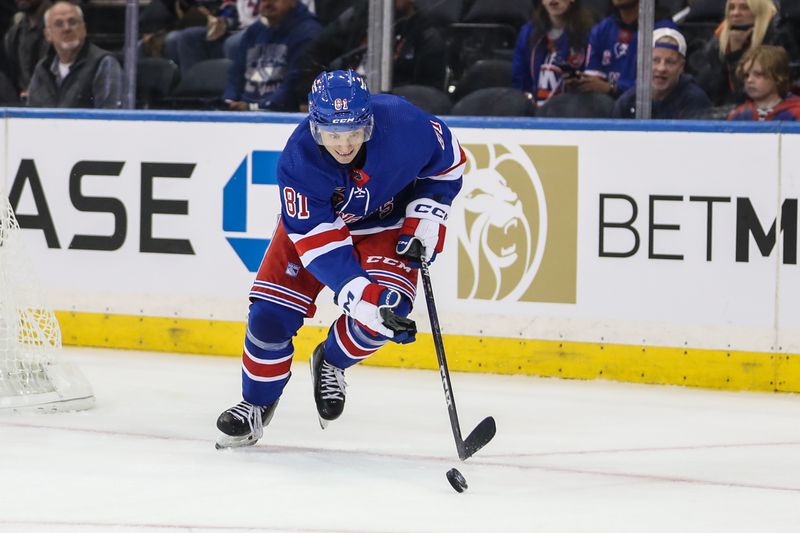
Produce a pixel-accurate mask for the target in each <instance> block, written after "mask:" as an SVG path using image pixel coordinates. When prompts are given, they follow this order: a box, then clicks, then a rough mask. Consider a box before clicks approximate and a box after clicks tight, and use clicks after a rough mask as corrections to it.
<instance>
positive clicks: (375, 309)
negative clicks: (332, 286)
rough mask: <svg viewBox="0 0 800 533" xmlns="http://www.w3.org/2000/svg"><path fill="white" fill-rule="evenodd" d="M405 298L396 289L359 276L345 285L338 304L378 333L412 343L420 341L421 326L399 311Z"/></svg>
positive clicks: (348, 314) (348, 313) (396, 340)
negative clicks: (418, 327) (417, 335)
mask: <svg viewBox="0 0 800 533" xmlns="http://www.w3.org/2000/svg"><path fill="white" fill-rule="evenodd" d="M401 298H402V297H401V296H400V293H399V292H397V291H395V290H393V289H390V288H388V287H384V286H383V285H379V284H377V283H371V282H370V281H369V280H368V279H367V278H356V279H353V280H351V281H350V282H348V283H347V284H346V285H345V286H344V287H342V289H341V290H340V291H339V294H337V296H336V303H337V304H338V305H339V307H341V308H342V310H343V311H344V312H345V314H346V315H347V316H349V317H351V318H353V319H354V320H356V321H358V322H359V323H360V324H362V325H363V326H365V327H367V328H369V329H371V330H372V331H374V332H375V333H379V334H381V335H383V336H385V337H389V338H390V339H391V340H392V341H393V342H396V343H399V344H408V343H411V342H414V341H415V340H416V334H417V325H416V323H415V322H414V321H413V320H411V319H410V318H407V317H404V316H401V315H398V314H395V312H394V310H395V309H396V308H397V306H398V305H400V301H401Z"/></svg>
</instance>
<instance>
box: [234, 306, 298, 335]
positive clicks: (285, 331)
mask: <svg viewBox="0 0 800 533" xmlns="http://www.w3.org/2000/svg"><path fill="white" fill-rule="evenodd" d="M302 325H303V313H301V312H299V311H295V310H294V309H290V308H288V307H285V306H283V305H278V304H275V303H272V302H268V301H266V300H258V299H257V300H253V303H251V304H250V314H249V315H248V316H247V329H248V330H249V331H250V332H251V333H252V334H253V335H255V336H256V337H257V338H258V339H259V340H261V341H264V342H277V341H283V340H288V339H291V338H292V337H293V336H294V335H295V333H297V330H298V329H300V326H302Z"/></svg>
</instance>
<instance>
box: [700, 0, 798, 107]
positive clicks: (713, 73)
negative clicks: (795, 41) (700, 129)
mask: <svg viewBox="0 0 800 533" xmlns="http://www.w3.org/2000/svg"><path fill="white" fill-rule="evenodd" d="M776 12H777V10H776V8H775V4H774V3H773V2H772V0H727V2H726V3H725V20H723V21H722V23H721V24H720V26H719V27H718V28H717V30H716V32H715V35H714V37H712V39H711V40H710V41H709V42H708V44H707V45H706V47H705V49H704V50H702V51H701V52H700V53H701V56H700V57H701V60H700V61H695V60H694V58H693V60H692V63H693V64H697V65H698V67H699V68H698V74H697V83H698V84H699V85H700V86H701V87H702V88H703V90H704V91H705V92H706V94H708V96H709V97H710V98H711V102H712V103H713V104H714V105H715V106H724V105H732V104H735V103H737V102H741V101H742V100H743V99H744V97H745V95H744V88H743V85H742V82H741V80H739V79H738V78H737V77H736V65H737V64H738V63H739V60H740V59H741V57H742V55H743V54H744V53H745V52H746V51H747V50H748V49H749V48H753V47H756V46H759V45H761V44H780V45H784V46H788V47H789V48H792V44H791V43H792V40H791V38H790V37H789V36H787V35H786V33H785V31H779V30H778V29H777V27H776V25H777V20H776V17H775V14H776ZM790 52H792V54H793V56H794V57H797V55H796V52H794V51H793V50H790Z"/></svg>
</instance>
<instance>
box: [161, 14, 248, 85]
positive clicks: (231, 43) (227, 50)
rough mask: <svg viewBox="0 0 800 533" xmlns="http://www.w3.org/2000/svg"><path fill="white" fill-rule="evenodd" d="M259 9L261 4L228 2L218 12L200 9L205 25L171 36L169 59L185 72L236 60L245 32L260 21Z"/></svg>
mask: <svg viewBox="0 0 800 533" xmlns="http://www.w3.org/2000/svg"><path fill="white" fill-rule="evenodd" d="M258 5H259V2H258V0H236V1H235V2H234V1H232V0H224V1H223V2H222V5H220V6H219V7H218V8H217V9H213V8H211V9H210V8H209V7H207V6H206V5H200V6H198V7H197V11H198V13H199V14H200V15H201V16H202V17H204V18H205V25H203V26H190V27H188V28H184V29H181V30H175V31H171V32H169V33H168V34H167V37H166V42H165V44H164V50H165V52H166V55H167V57H168V58H169V59H172V60H173V61H174V62H175V63H177V64H178V66H180V68H181V71H183V72H186V71H188V70H189V69H190V68H192V66H194V64H195V63H198V62H200V61H203V60H206V59H218V58H223V57H227V58H229V59H230V58H232V57H233V56H234V54H235V50H236V49H237V48H238V44H239V41H240V40H241V38H242V36H243V35H244V30H245V29H246V28H247V27H248V26H250V25H251V24H252V23H253V22H255V21H256V19H257V18H258ZM212 11H213V13H212Z"/></svg>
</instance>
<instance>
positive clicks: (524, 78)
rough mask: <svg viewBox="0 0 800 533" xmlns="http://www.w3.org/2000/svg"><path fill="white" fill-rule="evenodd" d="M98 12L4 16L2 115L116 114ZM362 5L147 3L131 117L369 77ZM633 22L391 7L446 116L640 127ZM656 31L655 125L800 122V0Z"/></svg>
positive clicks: (285, 99)
mask: <svg viewBox="0 0 800 533" xmlns="http://www.w3.org/2000/svg"><path fill="white" fill-rule="evenodd" d="M93 1H94V0H80V1H79V0H15V2H14V3H15V5H14V6H13V8H12V7H11V6H9V5H4V6H2V7H0V32H2V36H3V39H2V44H3V46H2V48H0V105H2V106H25V105H27V106H32V107H78V108H87V107H95V108H119V107H122V105H123V91H124V87H125V74H124V69H123V66H122V62H123V59H124V54H123V53H122V50H121V48H120V47H117V48H112V47H106V48H103V47H101V46H98V43H96V42H94V41H93V39H92V36H93V33H92V28H89V27H87V20H86V18H85V17H84V12H88V11H89V10H91V9H92V8H93V3H92V2H93ZM6 3H9V4H10V2H6ZM369 3H370V2H369V0H150V1H149V2H148V3H145V4H143V6H142V9H141V11H140V20H139V47H138V67H139V68H138V71H139V75H138V76H137V96H138V99H137V107H149V108H173V109H174V108H181V109H192V108H194V109H206V110H207V109H221V110H233V111H243V112H247V111H256V112H259V111H260V112H269V111H303V110H305V107H306V99H307V94H308V87H309V86H310V83H311V80H313V79H314V77H315V76H316V75H317V74H318V73H319V72H320V71H322V70H330V69H341V68H353V69H355V70H358V71H361V72H364V70H365V60H366V51H367V33H368V24H369V17H368V8H369ZM120 5H121V6H124V2H121V3H120ZM119 13H120V16H122V17H124V11H122V10H121V11H120V12H119ZM638 18H639V0H395V1H394V21H395V22H394V25H393V28H392V30H393V41H392V50H393V61H394V64H393V68H392V87H393V89H392V92H395V93H396V94H400V95H403V96H405V97H406V98H408V99H409V100H411V101H413V102H414V103H416V104H417V105H420V106H421V107H423V108H425V109H427V110H429V111H431V112H434V113H436V114H445V115H446V114H453V115H456V114H463V115H496V116H498V115H499V116H503V115H505V116H542V117H583V118H592V117H596V118H610V117H613V118H634V117H636V80H637V76H636V74H637V73H636V69H637V61H636V54H637V40H638ZM654 28H655V29H654V31H653V48H652V54H653V55H652V83H651V87H650V92H651V97H652V106H651V116H652V118H657V119H728V120H755V121H759V120H796V119H798V118H800V97H798V96H794V94H795V93H800V0H656V13H655V24H654ZM101 44H102V43H101Z"/></svg>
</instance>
